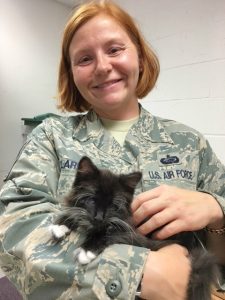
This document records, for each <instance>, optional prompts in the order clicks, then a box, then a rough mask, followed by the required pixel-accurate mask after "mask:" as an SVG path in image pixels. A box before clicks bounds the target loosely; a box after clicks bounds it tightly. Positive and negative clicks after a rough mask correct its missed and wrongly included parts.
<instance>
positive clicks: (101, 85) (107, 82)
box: [94, 79, 122, 89]
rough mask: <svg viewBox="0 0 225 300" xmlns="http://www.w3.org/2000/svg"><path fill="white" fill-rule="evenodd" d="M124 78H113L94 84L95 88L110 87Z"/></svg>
mask: <svg viewBox="0 0 225 300" xmlns="http://www.w3.org/2000/svg"><path fill="white" fill-rule="evenodd" d="M121 80H122V79H113V80H108V81H105V82H102V83H99V84H97V85H95V86H94V88H95V89H106V88H109V87H112V86H113V85H115V84H117V83H118V82H120V81H121Z"/></svg>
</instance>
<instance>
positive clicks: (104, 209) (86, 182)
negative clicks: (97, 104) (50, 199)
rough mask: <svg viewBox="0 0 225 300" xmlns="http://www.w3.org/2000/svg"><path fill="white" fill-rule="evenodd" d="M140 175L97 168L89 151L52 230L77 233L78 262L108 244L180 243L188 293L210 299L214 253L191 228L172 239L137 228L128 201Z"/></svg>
mask: <svg viewBox="0 0 225 300" xmlns="http://www.w3.org/2000/svg"><path fill="white" fill-rule="evenodd" d="M141 177H142V175H141V173H140V172H133V173H130V174H126V175H125V174H121V175H115V174H113V173H112V172H110V171H109V170H101V169H98V168H97V167H96V166H95V165H94V164H93V163H92V161H91V160H90V159H89V158H88V157H83V158H82V159H81V160H80V162H79V165H78V170H77V175H76V178H75V181H74V183H73V187H72V190H71V192H70V193H69V195H68V196H67V197H66V199H65V203H66V206H67V208H66V209H65V210H64V211H62V213H61V214H60V215H59V216H58V218H57V220H56V224H58V225H59V226H58V225H53V229H52V232H53V235H54V236H55V237H56V238H57V239H60V238H62V237H64V236H65V234H66V233H68V232H69V231H71V230H73V231H76V232H78V233H81V236H83V237H84V240H83V242H82V244H81V248H79V250H78V251H77V253H76V255H77V259H78V260H79V262H80V263H82V264H86V263H89V262H90V261H91V260H93V259H94V258H95V257H96V255H98V254H99V253H101V252H102V251H103V250H104V249H105V248H106V247H107V246H109V245H112V244H118V243H120V244H130V245H135V246H142V247H146V248H149V249H151V250H158V249H160V248H162V247H164V246H166V245H169V244H172V243H175V242H176V243H180V244H182V245H184V246H186V247H187V248H188V250H189V252H190V259H191V262H192V272H191V275H190V281H189V287H188V292H187V294H188V298H187V299H188V300H210V299H211V295H210V294H211V289H210V288H211V285H212V283H214V282H215V278H216V264H215V261H214V258H213V256H212V255H210V254H209V253H208V252H207V251H206V250H204V249H203V248H199V247H198V248H197V247H196V243H195V235H194V234H193V233H191V232H186V233H181V234H178V235H176V236H174V237H173V238H172V239H170V240H166V241H156V240H153V239H151V237H144V236H142V235H140V234H139V233H138V232H137V231H136V230H135V226H134V225H133V223H132V215H131V209H130V205H131V202H132V199H133V195H134V190H135V187H136V185H137V184H138V182H139V181H140V179H141ZM54 226H55V227H54Z"/></svg>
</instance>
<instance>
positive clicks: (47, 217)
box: [0, 106, 225, 300]
mask: <svg viewBox="0 0 225 300" xmlns="http://www.w3.org/2000/svg"><path fill="white" fill-rule="evenodd" d="M83 155H87V156H89V157H90V158H91V159H92V160H93V161H94V163H95V164H96V165H97V166H98V167H100V168H108V169H110V170H112V171H114V172H116V173H127V172H131V171H135V170H141V171H142V172H143V178H142V182H141V184H140V185H139V186H138V188H137V190H136V194H138V193H140V192H141V191H145V190H148V189H151V188H154V187H156V186H158V185H160V184H163V183H165V184H170V185H176V186H178V187H182V188H187V189H191V190H199V191H205V192H207V193H210V194H212V195H213V196H214V197H215V198H216V199H217V201H218V202H219V203H220V205H221V207H222V208H223V210H224V211H225V168H224V166H223V165H222V164H221V163H220V161H219V160H218V159H217V158H216V156H215V154H214V153H213V151H212V149H211V147H210V145H209V144H208V142H207V141H206V140H205V139H204V137H203V136H202V135H201V134H199V133H198V132H197V131H195V130H193V129H191V128H189V127H187V126H185V125H183V124H180V123H177V122H175V121H171V120H164V119H161V118H158V117H154V116H152V115H151V114H150V113H149V112H147V111H146V110H144V109H143V108H142V107H141V106H140V118H139V120H138V122H137V123H136V124H134V125H133V126H132V127H131V129H130V130H129V132H128V134H127V136H126V140H125V143H124V146H123V147H121V146H120V145H119V144H118V143H117V141H116V140H115V139H114V138H113V137H112V136H111V135H110V134H109V133H108V132H107V131H106V130H105V129H104V128H103V126H102V124H101V121H100V120H99V119H98V117H97V116H96V114H95V113H94V112H89V113H88V114H87V115H77V116H72V117H68V118H65V117H54V118H49V119H46V120H45V121H44V122H43V123H42V124H41V125H39V126H38V127H37V128H35V129H34V131H33V132H32V134H31V135H30V136H29V137H28V140H27V142H26V144H25V145H24V147H23V149H22V150H21V152H20V153H19V155H18V158H17V160H16V162H15V164H14V165H13V167H12V169H11V171H10V173H9V174H8V176H7V178H6V183H5V185H4V187H3V189H2V190H1V194H0V195H1V196H0V212H1V217H0V265H1V267H2V269H3V271H4V272H5V273H6V274H7V276H8V277H9V278H10V280H11V281H12V282H13V283H14V284H15V285H16V287H17V288H18V290H19V291H20V293H21V294H22V295H23V297H24V299H29V300H40V299H45V300H55V299H58V300H59V299H60V300H61V299H66V300H69V299H71V300H72V299H77V300H79V299H88V300H89V299H90V300H92V299H101V300H107V299H111V298H110V297H109V295H108V293H107V283H108V282H109V280H110V279H116V280H119V281H120V283H121V284H122V290H121V292H120V293H119V295H118V296H117V297H116V298H114V299H126V300H130V299H134V297H135V296H134V295H135V291H136V289H137V286H138V284H139V281H140V278H141V276H142V272H143V267H144V264H145V261H146V257H147V255H148V253H149V250H147V249H144V248H140V247H133V246H130V245H113V246H111V247H108V248H107V249H106V250H105V251H104V252H103V253H102V254H101V255H99V257H97V258H96V259H95V260H94V261H92V262H91V263H90V264H89V265H87V266H80V265H77V264H76V263H75V262H74V258H73V252H74V250H75V249H76V247H78V246H79V242H80V240H81V238H82V237H80V236H79V235H78V234H75V233H71V234H70V235H68V236H67V237H66V238H65V239H64V240H62V241H61V242H58V243H56V242H54V241H53V239H52V236H51V233H50V231H49V225H50V224H51V223H52V221H53V218H54V216H55V215H56V214H57V213H58V212H59V211H60V209H61V203H62V201H63V196H64V195H65V194H66V193H67V192H68V191H69V189H70V187H71V185H72V182H73V180H74V176H75V173H76V169H77V164H78V162H79V160H80V158H81V157H82V156H83Z"/></svg>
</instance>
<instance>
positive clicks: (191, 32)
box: [117, 0, 225, 163]
mask: <svg viewBox="0 0 225 300" xmlns="http://www.w3.org/2000/svg"><path fill="white" fill-rule="evenodd" d="M117 2H118V3H119V4H120V5H122V6H123V7H125V8H126V9H127V10H128V11H129V12H130V13H131V14H132V15H133V16H135V18H136V20H137V22H138V24H139V26H140V28H141V29H142V32H143V33H144V35H145V37H146V38H147V40H148V41H149V42H150V44H151V45H152V46H153V49H155V51H156V53H157V54H158V57H159V59H160V62H161V74H160V77H159V80H158V82H157V86H156V88H155V89H154V91H152V92H151V94H150V95H149V96H148V97H146V100H144V102H142V103H143V104H144V106H145V107H146V108H148V109H149V110H150V111H151V112H152V113H153V114H155V115H159V116H163V117H166V118H170V119H175V120H177V121H180V122H182V123H185V124H187V125H189V126H191V127H194V128H195V129H197V130H199V131H201V132H202V133H203V134H204V135H205V136H206V137H207V138H208V139H209V141H210V144H211V145H212V147H213V149H214V151H215V152H216V154H217V156H218V157H219V158H220V159H221V160H222V162H223V163H225V1H224V0H214V1H212V0H188V1H187V0H157V1H155V0H139V1H136V0H117Z"/></svg>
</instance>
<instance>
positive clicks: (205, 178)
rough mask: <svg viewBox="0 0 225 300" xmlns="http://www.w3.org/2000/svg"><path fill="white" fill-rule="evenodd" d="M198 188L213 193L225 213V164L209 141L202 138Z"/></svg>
mask: <svg viewBox="0 0 225 300" xmlns="http://www.w3.org/2000/svg"><path fill="white" fill-rule="evenodd" d="M200 148H201V150H200V167H199V174H198V187H197V188H198V190H199V191H203V192H206V193H209V194H211V195H212V196H214V198H215V199H216V200H217V201H218V203H219V204H220V206H221V208H222V209H223V212H224V214H225V166H224V165H223V164H222V163H221V162H220V160H219V159H218V158H217V157H216V155H215V153H214V152H213V150H212V148H211V146H210V144H209V142H208V141H207V140H205V139H204V138H202V140H201V146H200Z"/></svg>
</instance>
